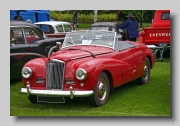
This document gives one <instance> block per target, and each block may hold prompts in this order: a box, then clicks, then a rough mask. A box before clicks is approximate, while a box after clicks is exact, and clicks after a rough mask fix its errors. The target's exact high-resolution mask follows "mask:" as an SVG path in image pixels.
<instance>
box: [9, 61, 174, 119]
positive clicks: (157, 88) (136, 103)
mask: <svg viewBox="0 0 180 126" xmlns="http://www.w3.org/2000/svg"><path fill="white" fill-rule="evenodd" d="M169 82H170V59H169V58H164V61H163V62H156V63H155V66H154V68H153V69H152V70H151V78H150V81H149V83H148V84H145V85H137V84H136V81H132V82H130V83H127V84H125V85H123V86H121V87H118V88H115V90H114V91H113V92H111V93H110V97H109V101H108V102H107V104H106V105H104V106H102V107H92V106H91V105H90V104H89V102H88V100H87V98H76V99H73V100H70V99H67V100H66V103H63V104H50V103H49V104H48V103H37V104H32V103H30V102H29V100H28V98H27V95H26V94H21V93H20V92H19V90H20V88H21V87H22V82H21V80H17V81H13V82H12V81H11V84H10V116H162V117H167V116H169V117H170V116H171V115H170V114H171V110H170V108H171V107H170V105H171V104H170V87H169V85H168V84H169Z"/></svg>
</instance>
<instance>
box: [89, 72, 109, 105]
mask: <svg viewBox="0 0 180 126" xmlns="http://www.w3.org/2000/svg"><path fill="white" fill-rule="evenodd" d="M93 91H94V95H92V96H91V97H90V102H91V104H92V105H93V106H96V107H99V106H103V105H105V104H106V102H107V101H108V98H109V91H110V90H109V79H108V76H107V75H106V74H105V73H104V72H102V73H101V74H100V75H99V77H98V80H97V82H96V85H95V87H94V90H93Z"/></svg>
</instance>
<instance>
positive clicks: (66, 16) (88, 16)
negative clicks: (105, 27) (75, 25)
mask: <svg viewBox="0 0 180 126" xmlns="http://www.w3.org/2000/svg"><path fill="white" fill-rule="evenodd" d="M62 12H63V13H62ZM62 12H61V11H59V12H58V11H51V12H50V17H51V18H52V19H54V20H57V21H67V22H73V12H71V11H66V12H67V13H65V12H64V11H62ZM103 20H104V21H117V16H116V14H115V13H110V14H98V21H103ZM93 21H94V12H93V11H87V12H86V11H83V12H81V11H78V22H83V23H93Z"/></svg>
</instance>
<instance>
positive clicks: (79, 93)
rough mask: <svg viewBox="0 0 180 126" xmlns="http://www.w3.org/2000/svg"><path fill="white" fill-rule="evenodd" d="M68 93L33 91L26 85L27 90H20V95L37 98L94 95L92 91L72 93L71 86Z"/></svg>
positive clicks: (60, 91)
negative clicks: (36, 96) (25, 94)
mask: <svg viewBox="0 0 180 126" xmlns="http://www.w3.org/2000/svg"><path fill="white" fill-rule="evenodd" d="M69 89H70V90H69V91H62V90H34V89H31V88H30V85H27V88H21V89H20V92H21V93H27V96H29V95H38V96H51V97H52V96H62V97H70V98H71V99H73V98H74V97H88V96H91V95H93V94H94V92H93V90H89V91H74V90H73V88H72V86H71V87H70V88H69Z"/></svg>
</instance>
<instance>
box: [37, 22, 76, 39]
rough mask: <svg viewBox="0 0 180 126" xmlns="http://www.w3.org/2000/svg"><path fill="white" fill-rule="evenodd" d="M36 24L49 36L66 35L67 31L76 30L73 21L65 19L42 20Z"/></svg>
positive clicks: (58, 36)
mask: <svg viewBox="0 0 180 126" xmlns="http://www.w3.org/2000/svg"><path fill="white" fill-rule="evenodd" d="M34 24H36V25H37V26H39V27H40V28H41V29H42V31H43V32H44V33H45V34H46V35H47V37H49V38H52V37H53V38H60V37H65V35H66V33H67V32H73V31H74V29H73V27H72V25H71V23H69V22H65V21H42V22H36V23H34Z"/></svg>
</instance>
